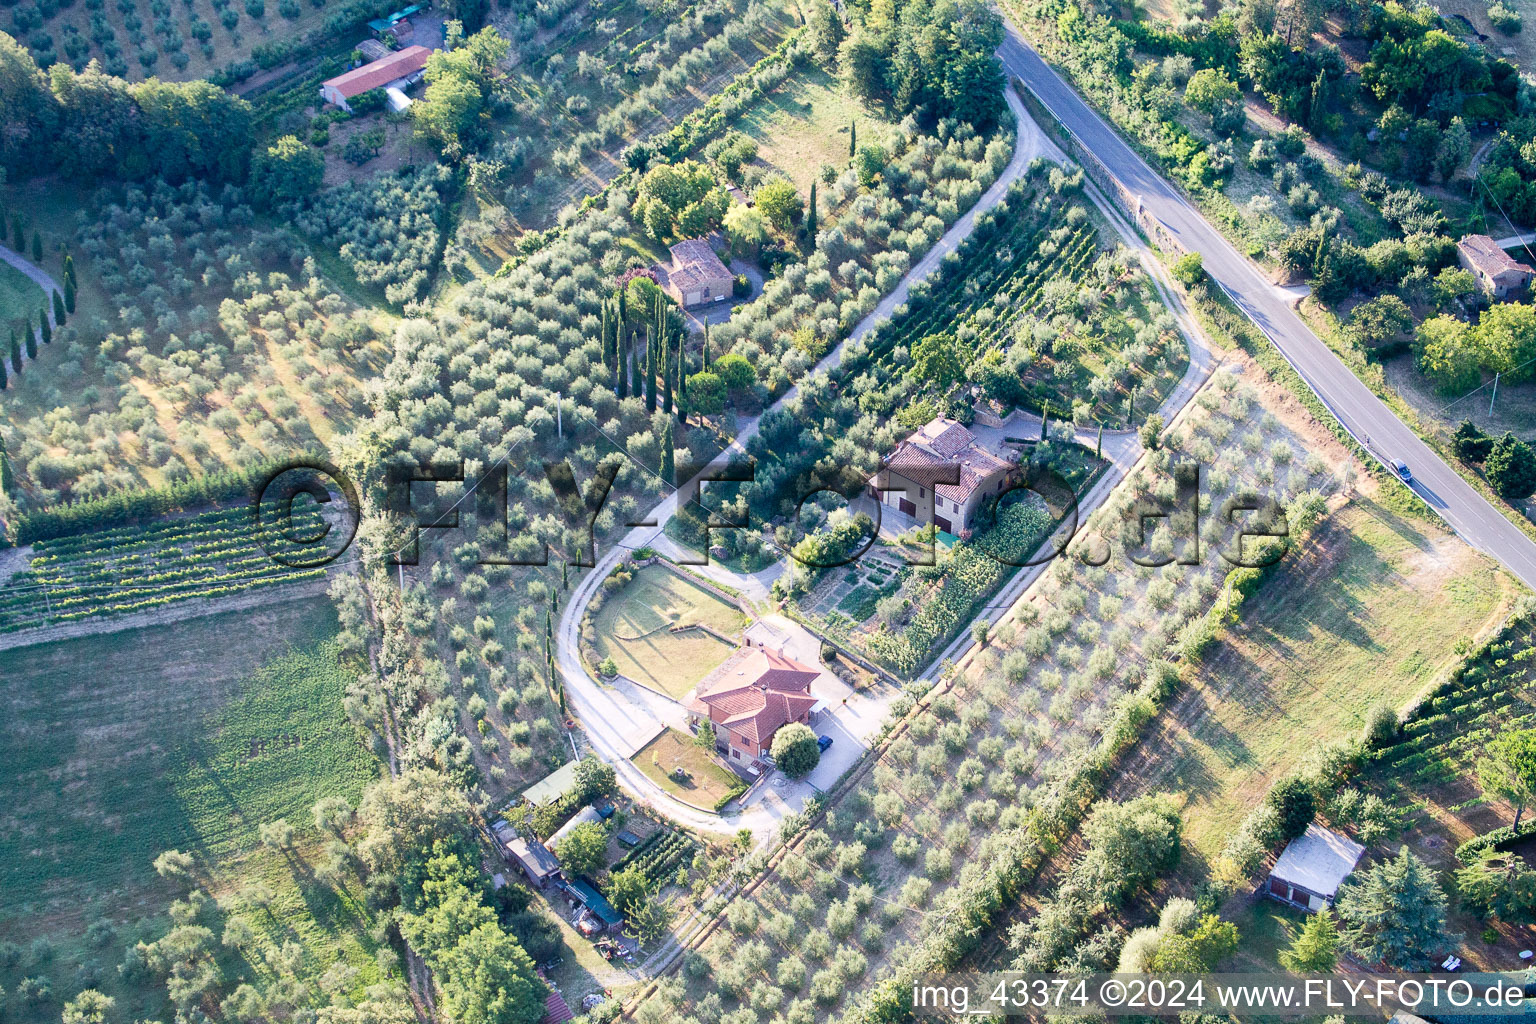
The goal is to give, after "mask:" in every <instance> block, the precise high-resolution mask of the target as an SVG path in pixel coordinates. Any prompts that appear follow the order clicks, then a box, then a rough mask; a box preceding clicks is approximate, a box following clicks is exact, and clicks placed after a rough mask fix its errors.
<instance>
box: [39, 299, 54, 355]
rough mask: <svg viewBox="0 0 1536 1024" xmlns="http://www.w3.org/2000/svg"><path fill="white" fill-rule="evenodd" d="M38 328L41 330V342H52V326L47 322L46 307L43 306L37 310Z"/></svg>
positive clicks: (46, 343) (50, 343)
mask: <svg viewBox="0 0 1536 1024" xmlns="http://www.w3.org/2000/svg"><path fill="white" fill-rule="evenodd" d="M37 322H38V330H40V331H42V332H43V344H44V345H52V344H53V328H52V327H51V326H49V324H48V307H46V306H44V307H43V308H42V309H39V310H38V311H37Z"/></svg>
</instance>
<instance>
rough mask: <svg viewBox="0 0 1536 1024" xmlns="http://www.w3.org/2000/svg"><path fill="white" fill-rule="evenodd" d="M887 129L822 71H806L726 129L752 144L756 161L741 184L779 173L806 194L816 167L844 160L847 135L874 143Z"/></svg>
mask: <svg viewBox="0 0 1536 1024" xmlns="http://www.w3.org/2000/svg"><path fill="white" fill-rule="evenodd" d="M888 126H889V122H888V121H887V119H886V118H885V117H884V116H882V113H881V112H880V110H879V109H878V108H874V107H871V106H870V105H868V104H865V103H861V102H859V101H858V100H857V99H855V98H854V97H853V96H851V95H849V93H848V90H847V89H846V88H845V87H844V86H843V85H842V83H840V82H838V81H837V80H836V79H835V78H834V77H832V76H831V75H830V74H828V73H827V72H826V71H823V70H821V69H820V68H817V67H815V66H807V67H805V68H802V69H797V71H796V72H795V73H794V74H792V75H791V76H790V77H789V78H787V79H785V80H784V83H783V84H782V85H780V86H779V87H778V88H777V89H775V90H774V91H773V92H771V93H769V94H767V95H765V96H764V97H762V98H761V99H759V100H758V101H757V102H756V103H754V104H752V105H751V106H749V107H747V109H746V110H744V111H742V112H741V114H740V115H739V116H738V117H737V118H736V120H735V122H734V124H733V125H732V130H733V131H737V132H741V133H742V134H744V135H746V136H747V137H748V138H750V139H752V140H753V141H754V142H755V143H757V157H756V159H755V160H754V161H753V162H752V163H749V164H747V165H745V167H744V168H743V174H744V178H745V180H744V184H745V185H747V186H748V187H750V186H751V185H753V184H755V182H754V181H753V180H752V179H753V177H754V175H753V174H752V169H753V168H756V169H757V174H756V175H755V177H757V178H761V177H765V176H767V175H769V174H782V175H784V176H785V177H787V178H789V180H790V181H792V182H794V183H795V188H796V189H798V190H799V191H800V194H801V195H809V194H810V190H811V183H812V182H814V181H818V180H820V175H821V172H822V168H825V167H841V166H842V165H843V164H844V163H846V162H847V160H848V158H849V148H850V143H851V142H854V141H856V140H857V136H852V137H850V136H851V132H858V131H862V132H863V133H864V137H865V138H866V139H869V138H877V137H879V135H881V134H883V133H884V131H885V129H886V128H887V127H888Z"/></svg>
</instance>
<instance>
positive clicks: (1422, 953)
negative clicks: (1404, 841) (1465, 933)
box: [1336, 846, 1455, 971]
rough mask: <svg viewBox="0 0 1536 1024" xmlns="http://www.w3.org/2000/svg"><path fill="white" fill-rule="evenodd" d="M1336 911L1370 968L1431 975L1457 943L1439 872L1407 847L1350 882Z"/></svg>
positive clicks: (1342, 928)
mask: <svg viewBox="0 0 1536 1024" xmlns="http://www.w3.org/2000/svg"><path fill="white" fill-rule="evenodd" d="M1336 910H1337V913H1338V915H1339V925H1340V927H1339V932H1340V934H1341V936H1342V937H1343V939H1344V945H1345V946H1347V947H1348V948H1349V949H1350V950H1352V951H1353V952H1354V953H1355V954H1356V955H1357V956H1359V957H1360V958H1361V959H1362V960H1364V961H1365V962H1366V963H1370V964H1378V963H1381V964H1386V965H1387V966H1389V967H1394V968H1397V969H1398V970H1404V971H1422V970H1428V969H1429V968H1430V967H1432V966H1433V965H1434V964H1435V963H1436V962H1438V961H1439V959H1440V957H1441V956H1442V955H1443V954H1444V952H1445V950H1446V949H1448V948H1451V947H1452V946H1454V943H1455V939H1454V938H1453V937H1451V936H1447V935H1446V932H1445V915H1446V902H1445V893H1444V891H1443V890H1442V889H1441V888H1440V882H1439V880H1438V879H1436V877H1435V871H1434V869H1433V868H1431V867H1430V866H1429V865H1428V864H1425V863H1424V862H1423V861H1422V860H1420V859H1419V858H1418V857H1416V856H1414V854H1413V852H1412V851H1410V850H1409V849H1408V847H1406V846H1404V847H1403V848H1402V849H1401V850H1400V851H1398V855H1397V857H1396V858H1394V859H1392V860H1384V861H1382V862H1380V863H1379V864H1376V865H1375V866H1373V867H1371V868H1370V869H1369V870H1366V871H1363V872H1356V873H1355V875H1354V876H1353V877H1352V878H1350V879H1349V880H1348V881H1346V882H1345V883H1344V885H1343V886H1342V887H1341V888H1340V889H1339V900H1338V904H1337V907H1336Z"/></svg>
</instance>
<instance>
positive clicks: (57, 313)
mask: <svg viewBox="0 0 1536 1024" xmlns="http://www.w3.org/2000/svg"><path fill="white" fill-rule="evenodd" d="M53 322H54V323H55V324H57V325H59V326H60V327H63V326H64V298H63V296H61V295H60V294H59V293H58V292H54V293H53Z"/></svg>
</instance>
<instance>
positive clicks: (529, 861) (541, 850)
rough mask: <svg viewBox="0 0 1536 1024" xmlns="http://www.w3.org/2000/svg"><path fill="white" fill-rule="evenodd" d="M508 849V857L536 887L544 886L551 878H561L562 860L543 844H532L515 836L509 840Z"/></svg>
mask: <svg viewBox="0 0 1536 1024" xmlns="http://www.w3.org/2000/svg"><path fill="white" fill-rule="evenodd" d="M506 849H507V856H508V857H509V858H510V859H511V860H512V861H513V863H515V864H516V865H517V866H518V867H520V868H522V869H523V874H525V875H527V876H528V880H529V881H530V882H532V883H533V884H534V885H537V886H543V885H544V884H545V883H546V882H548V881H549V880H550V879H551V878H557V877H559V875H560V860H559V858H557V857H556V856H555V855H554V854H552V853H550V852H549V847H547V846H545V845H544V844H543V843H537V842H534V843H531V842H529V841H528V840H526V839H524V838H523V837H522V836H513V837H512V838H511V839H509V840H507V846H506Z"/></svg>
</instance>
